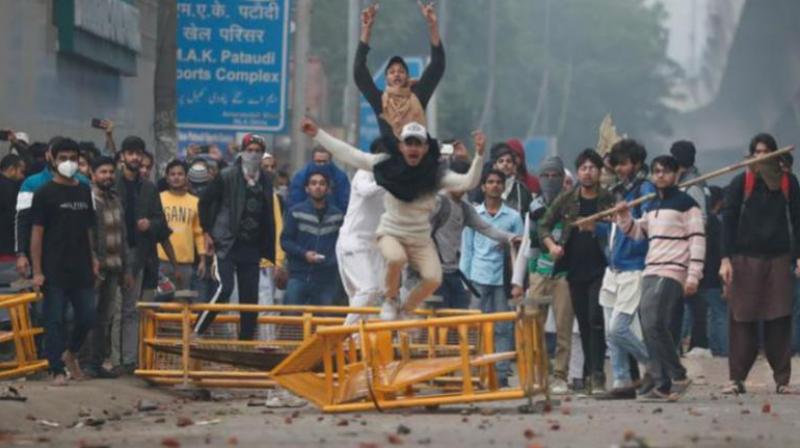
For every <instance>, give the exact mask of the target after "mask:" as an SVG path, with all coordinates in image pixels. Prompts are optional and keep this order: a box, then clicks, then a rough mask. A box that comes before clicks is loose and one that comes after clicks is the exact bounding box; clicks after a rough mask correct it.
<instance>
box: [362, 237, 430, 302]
mask: <svg viewBox="0 0 800 448" xmlns="http://www.w3.org/2000/svg"><path fill="white" fill-rule="evenodd" d="M378 248H379V249H380V251H381V254H382V255H383V258H384V259H385V260H386V283H385V287H386V297H387V298H389V299H397V298H398V296H399V294H400V277H401V275H402V273H403V268H404V267H405V266H406V264H408V265H409V266H410V267H411V269H414V270H415V271H417V272H418V273H419V275H420V282H419V284H418V285H417V286H416V287H415V288H414V289H413V290H411V292H410V293H409V295H408V298H407V299H406V303H405V304H404V305H403V308H405V309H406V310H409V311H410V310H413V309H415V308H416V307H417V306H418V305H419V304H420V303H422V301H423V300H425V299H426V298H428V297H429V296H430V295H431V294H433V292H434V291H436V290H437V289H438V288H439V285H440V284H441V283H442V264H441V263H440V262H439V255H437V253H436V246H435V245H434V243H433V240H431V239H430V238H426V239H416V238H403V237H396V236H392V235H381V236H380V237H378Z"/></svg>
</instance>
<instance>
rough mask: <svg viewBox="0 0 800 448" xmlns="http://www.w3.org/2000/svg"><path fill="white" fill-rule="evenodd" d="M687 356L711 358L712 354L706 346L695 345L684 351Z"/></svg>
mask: <svg viewBox="0 0 800 448" xmlns="http://www.w3.org/2000/svg"><path fill="white" fill-rule="evenodd" d="M684 356H686V357H687V358H695V359H711V358H713V357H714V356H713V355H712V354H711V350H709V349H707V348H701V347H695V348H693V349H691V350H689V351H688V352H686V355H684Z"/></svg>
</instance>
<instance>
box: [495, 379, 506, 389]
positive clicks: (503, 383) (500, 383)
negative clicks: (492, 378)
mask: <svg viewBox="0 0 800 448" xmlns="http://www.w3.org/2000/svg"><path fill="white" fill-rule="evenodd" d="M497 387H498V388H500V389H505V388H506V387H508V378H498V379H497Z"/></svg>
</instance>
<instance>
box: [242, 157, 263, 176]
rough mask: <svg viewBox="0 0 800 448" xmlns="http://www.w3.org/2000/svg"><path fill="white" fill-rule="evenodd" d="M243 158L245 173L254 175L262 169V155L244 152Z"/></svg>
mask: <svg viewBox="0 0 800 448" xmlns="http://www.w3.org/2000/svg"><path fill="white" fill-rule="evenodd" d="M241 157H242V168H244V170H245V172H246V173H248V174H250V175H254V174H255V173H256V172H258V170H259V169H260V168H261V154H259V153H257V152H244V153H242V155H241Z"/></svg>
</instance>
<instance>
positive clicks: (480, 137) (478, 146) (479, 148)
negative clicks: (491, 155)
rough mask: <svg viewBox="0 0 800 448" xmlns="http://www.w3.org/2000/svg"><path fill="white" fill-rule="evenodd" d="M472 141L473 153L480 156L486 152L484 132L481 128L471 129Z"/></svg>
mask: <svg viewBox="0 0 800 448" xmlns="http://www.w3.org/2000/svg"><path fill="white" fill-rule="evenodd" d="M472 141H473V142H474V143H475V153H476V154H477V155H479V156H482V155H483V153H484V152H486V134H484V133H483V131H481V130H477V131H473V132H472Z"/></svg>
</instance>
